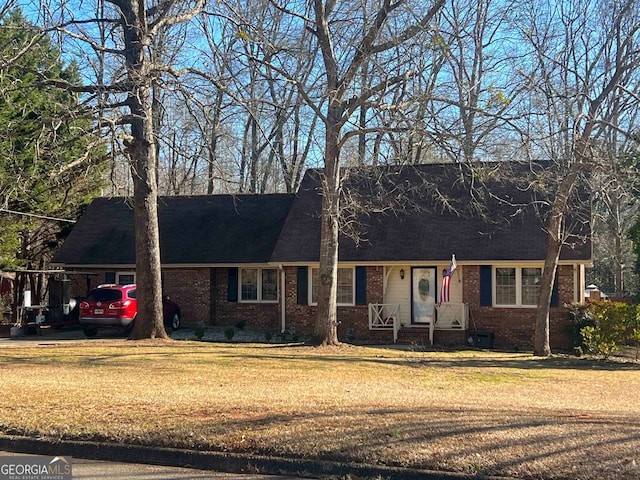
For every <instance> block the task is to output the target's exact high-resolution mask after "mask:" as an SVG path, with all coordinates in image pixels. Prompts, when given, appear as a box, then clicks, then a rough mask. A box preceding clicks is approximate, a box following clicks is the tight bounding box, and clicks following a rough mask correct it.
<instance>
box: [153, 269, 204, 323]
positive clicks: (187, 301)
mask: <svg viewBox="0 0 640 480" xmlns="http://www.w3.org/2000/svg"><path fill="white" fill-rule="evenodd" d="M210 289H211V286H210V282H209V269H208V268H165V269H163V271H162V292H163V294H164V295H168V296H169V297H171V300H173V301H174V302H176V303H177V304H178V305H180V313H181V317H182V318H181V320H182V323H183V324H184V325H196V324H197V323H198V322H205V323H208V322H209V311H210V308H209V297H210Z"/></svg>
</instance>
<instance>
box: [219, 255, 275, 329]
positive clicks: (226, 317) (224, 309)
mask: <svg viewBox="0 0 640 480" xmlns="http://www.w3.org/2000/svg"><path fill="white" fill-rule="evenodd" d="M279 274H280V272H278V276H279ZM228 278H229V269H228V268H212V269H211V283H212V285H214V287H215V288H213V289H212V295H211V316H210V318H211V324H213V325H235V324H236V323H238V322H239V321H244V322H246V324H247V326H253V327H259V328H268V329H273V330H277V331H280V314H279V302H278V303H257V302H256V303H245V302H230V301H229V298H228V290H229V283H228ZM279 281H280V280H279V279H278V282H279Z"/></svg>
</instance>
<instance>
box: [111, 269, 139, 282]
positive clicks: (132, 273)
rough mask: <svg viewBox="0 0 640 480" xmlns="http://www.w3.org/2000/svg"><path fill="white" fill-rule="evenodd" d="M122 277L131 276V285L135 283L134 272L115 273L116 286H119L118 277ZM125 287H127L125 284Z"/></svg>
mask: <svg viewBox="0 0 640 480" xmlns="http://www.w3.org/2000/svg"><path fill="white" fill-rule="evenodd" d="M121 275H122V276H124V275H133V282H131V283H136V272H135V271H133V272H116V285H120V276H121ZM127 285H129V284H128V283H127Z"/></svg>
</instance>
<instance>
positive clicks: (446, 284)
mask: <svg viewBox="0 0 640 480" xmlns="http://www.w3.org/2000/svg"><path fill="white" fill-rule="evenodd" d="M457 267H458V265H456V256H455V255H451V263H449V267H448V268H447V271H446V272H445V274H444V277H443V278H442V287H440V301H439V302H438V305H442V304H443V303H446V302H448V301H449V299H450V297H449V292H450V289H451V277H453V274H454V272H455V271H456V268H457Z"/></svg>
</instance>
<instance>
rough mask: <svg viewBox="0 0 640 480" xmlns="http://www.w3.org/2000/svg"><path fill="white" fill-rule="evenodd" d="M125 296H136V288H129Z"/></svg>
mask: <svg viewBox="0 0 640 480" xmlns="http://www.w3.org/2000/svg"><path fill="white" fill-rule="evenodd" d="M127 297H129V298H136V290H135V289H133V290H129V293H127Z"/></svg>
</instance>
